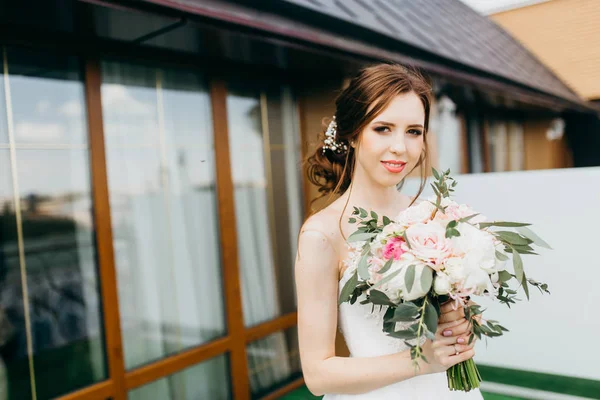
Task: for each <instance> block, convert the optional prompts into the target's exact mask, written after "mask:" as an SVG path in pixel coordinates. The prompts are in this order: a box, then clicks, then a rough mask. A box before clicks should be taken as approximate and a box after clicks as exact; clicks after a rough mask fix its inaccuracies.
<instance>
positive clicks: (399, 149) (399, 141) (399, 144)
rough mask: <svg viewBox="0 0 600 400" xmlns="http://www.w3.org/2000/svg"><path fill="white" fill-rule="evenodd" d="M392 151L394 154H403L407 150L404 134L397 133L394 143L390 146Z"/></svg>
mask: <svg viewBox="0 0 600 400" xmlns="http://www.w3.org/2000/svg"><path fill="white" fill-rule="evenodd" d="M390 152H392V153H394V154H403V153H404V152H406V144H405V143H404V135H396V139H395V140H394V143H392V145H391V146H390Z"/></svg>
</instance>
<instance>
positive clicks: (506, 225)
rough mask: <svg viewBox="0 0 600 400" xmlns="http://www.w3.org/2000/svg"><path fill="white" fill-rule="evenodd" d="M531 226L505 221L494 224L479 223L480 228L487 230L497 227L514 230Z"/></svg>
mask: <svg viewBox="0 0 600 400" xmlns="http://www.w3.org/2000/svg"><path fill="white" fill-rule="evenodd" d="M529 225H531V224H526V223H522V222H505V221H495V222H480V223H479V227H480V228H488V227H490V226H499V227H503V228H516V227H519V226H529Z"/></svg>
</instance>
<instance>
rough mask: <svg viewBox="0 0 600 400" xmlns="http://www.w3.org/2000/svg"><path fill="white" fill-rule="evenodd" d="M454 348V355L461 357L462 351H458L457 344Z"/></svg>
mask: <svg viewBox="0 0 600 400" xmlns="http://www.w3.org/2000/svg"><path fill="white" fill-rule="evenodd" d="M452 347H454V351H455V353H454V355H455V356H457V355H459V354H460V351H458V349H457V348H456V344H453V345H452Z"/></svg>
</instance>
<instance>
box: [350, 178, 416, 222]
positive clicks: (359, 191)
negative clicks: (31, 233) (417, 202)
mask: <svg viewBox="0 0 600 400" xmlns="http://www.w3.org/2000/svg"><path fill="white" fill-rule="evenodd" d="M341 197H342V199H341V200H342V201H343V203H346V200H348V197H350V199H349V200H348V208H347V210H346V212H348V210H349V211H350V213H352V210H353V207H362V208H364V209H365V210H367V211H369V210H373V211H375V212H377V213H378V214H380V217H381V215H387V216H388V217H390V218H391V215H390V214H391V213H397V212H398V211H399V209H400V208H403V207H405V206H406V205H404V204H400V203H403V201H402V200H403V196H402V195H401V194H400V193H399V192H398V189H397V188H396V186H381V185H378V184H377V182H375V181H373V179H372V178H371V177H369V176H367V175H366V173H365V172H364V170H362V169H361V168H357V170H356V171H355V173H354V177H353V179H352V186H351V187H350V188H349V189H348V190H346V192H345V193H344V194H343V195H342V196H341Z"/></svg>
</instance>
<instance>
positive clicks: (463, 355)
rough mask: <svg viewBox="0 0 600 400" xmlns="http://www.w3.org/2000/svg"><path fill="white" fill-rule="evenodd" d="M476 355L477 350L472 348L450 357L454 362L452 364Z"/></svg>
mask: <svg viewBox="0 0 600 400" xmlns="http://www.w3.org/2000/svg"><path fill="white" fill-rule="evenodd" d="M474 355H475V350H474V349H471V350H467V351H465V352H464V353H460V354H458V355H451V356H449V357H448V358H449V359H450V361H451V362H452V363H453V364H452V365H456V364H458V363H461V362H463V361H467V360H468V359H470V358H473V356H474Z"/></svg>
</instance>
